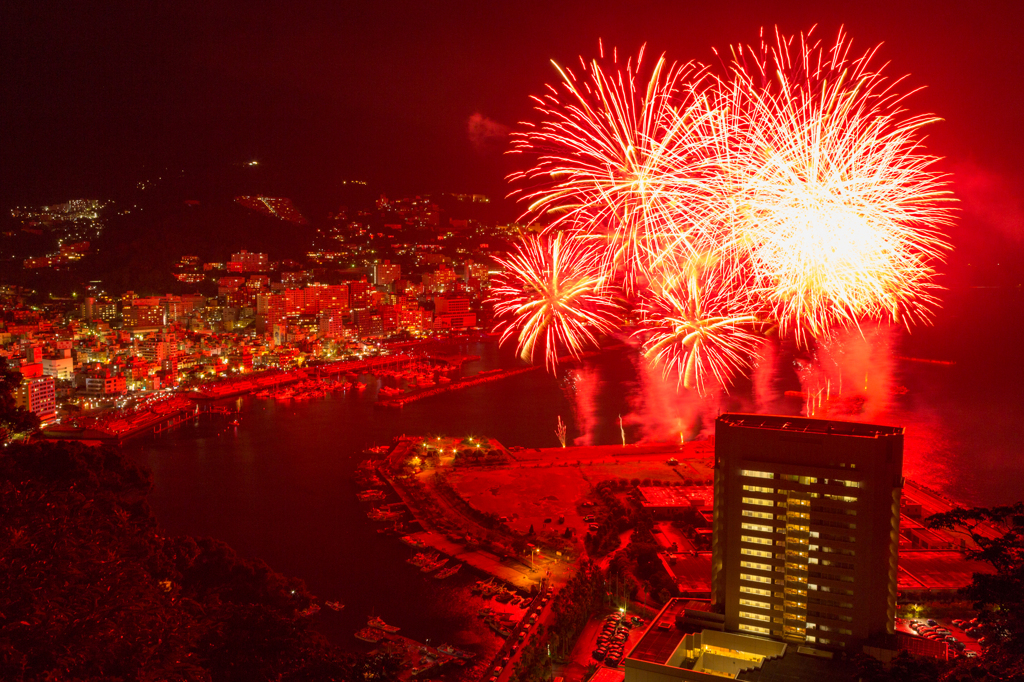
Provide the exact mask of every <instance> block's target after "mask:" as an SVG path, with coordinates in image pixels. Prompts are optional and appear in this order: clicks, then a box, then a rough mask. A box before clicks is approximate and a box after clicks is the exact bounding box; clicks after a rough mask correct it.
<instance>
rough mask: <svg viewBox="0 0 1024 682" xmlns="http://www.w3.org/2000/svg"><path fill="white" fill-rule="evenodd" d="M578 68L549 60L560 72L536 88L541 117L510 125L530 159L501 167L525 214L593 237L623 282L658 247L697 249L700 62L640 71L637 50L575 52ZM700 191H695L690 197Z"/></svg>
mask: <svg viewBox="0 0 1024 682" xmlns="http://www.w3.org/2000/svg"><path fill="white" fill-rule="evenodd" d="M580 66H581V70H582V71H581V75H580V76H577V75H576V73H575V72H574V71H573V70H571V69H567V68H565V69H564V68H561V67H559V66H558V65H556V68H557V69H558V72H559V74H560V76H561V77H562V81H561V83H560V87H558V88H554V87H551V88H550V92H549V93H548V94H547V95H546V96H544V97H537V98H535V100H536V102H537V111H538V112H540V114H541V117H542V122H541V123H540V125H536V126H534V125H530V124H525V130H522V131H519V132H517V133H514V134H513V146H514V150H513V151H514V152H515V153H522V154H529V155H531V156H533V157H535V158H536V164H535V165H534V166H532V167H531V168H529V169H528V170H525V171H523V172H521V173H515V174H513V175H512V176H510V180H512V181H513V182H515V183H516V184H520V185H525V186H527V187H528V189H524V190H516V191H515V192H513V194H519V195H520V197H521V199H522V200H524V201H526V202H528V203H529V213H530V214H531V215H532V216H545V215H549V216H551V215H553V216H554V219H553V221H552V222H551V226H552V227H554V228H559V229H568V230H570V231H571V232H572V233H573V234H574V235H575V236H576V237H578V238H585V239H591V240H594V241H596V242H599V243H601V244H602V248H603V250H604V257H603V260H602V264H603V266H604V268H605V270H606V272H607V273H608V276H609V277H611V276H613V274H614V273H618V274H620V275H622V276H623V277H624V278H625V279H624V284H625V287H626V289H627V290H628V291H632V290H634V289H635V287H636V283H637V277H638V275H640V274H642V273H644V272H645V271H646V269H647V267H648V266H649V264H650V262H651V260H652V259H655V260H656V259H657V258H659V257H660V254H663V253H666V252H673V251H677V250H680V249H682V250H685V251H688V252H690V253H697V252H698V249H697V246H696V245H695V243H694V242H695V240H698V241H699V238H700V235H699V227H700V226H701V225H703V224H705V223H706V222H707V221H706V219H701V218H695V216H693V215H690V214H691V213H693V211H694V209H701V208H703V207H706V206H707V205H708V201H707V197H706V195H707V188H706V186H705V185H704V184H703V183H702V182H700V173H699V172H698V168H699V167H700V166H701V165H702V163H703V159H702V157H701V155H700V153H699V152H700V150H698V149H690V148H689V144H690V143H691V142H692V141H694V140H697V141H699V140H701V139H702V138H701V137H699V136H696V135H693V134H692V131H693V130H694V129H697V128H700V127H701V126H702V125H704V124H705V119H706V115H707V107H706V106H705V103H704V102H703V101H702V99H701V95H700V91H699V89H698V88H697V87H696V85H697V84H699V83H700V82H701V81H702V80H703V78H704V69H703V67H700V66H698V65H696V64H694V63H687V64H683V65H678V64H670V63H668V62H667V61H666V60H665V58H664V57H661V58H659V59H658V60H656V62H655V63H654V65H653V67H652V68H651V69H650V71H649V73H648V72H647V70H646V68H645V66H644V59H643V50H641V51H640V55H639V56H638V57H637V59H636V61H635V62H633V61H632V60H629V61H628V62H627V63H626V65H625V67H624V68H621V69H618V68H617V64H615V60H613V63H612V66H611V68H605V67H604V66H602V64H601V62H599V61H597V60H595V61H592V62H590V63H586V62H583V61H582V60H581V64H580ZM701 197H703V200H698V198H701Z"/></svg>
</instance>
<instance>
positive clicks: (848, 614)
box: [712, 414, 903, 651]
mask: <svg viewBox="0 0 1024 682" xmlns="http://www.w3.org/2000/svg"><path fill="white" fill-rule="evenodd" d="M902 469H903V429H902V428H897V427H891V426H876V425H872V424H858V423H852V422H841V421H829V420H821V419H803V418H799V417H783V416H766V415H751V414H724V415H721V416H720V417H719V418H718V421H717V424H716V428H715V509H714V523H713V530H714V539H713V543H712V595H713V598H714V602H715V604H716V606H717V607H718V608H720V609H722V612H723V613H724V614H725V628H726V630H731V631H734V632H737V631H738V632H745V633H751V634H757V635H763V636H768V637H773V638H777V639H782V640H785V641H788V642H797V643H803V642H807V643H809V644H811V645H813V646H822V647H829V648H837V649H838V648H844V649H846V650H847V651H856V650H857V649H856V648H855V646H856V645H857V644H858V643H860V642H862V641H864V640H866V639H868V638H869V637H871V636H873V635H876V634H884V633H891V632H892V631H893V627H894V620H895V616H896V578H897V549H898V546H899V521H900V516H899V508H900V493H901V489H902V485H903V478H902Z"/></svg>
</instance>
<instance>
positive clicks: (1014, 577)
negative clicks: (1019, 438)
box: [926, 502, 1024, 680]
mask: <svg viewBox="0 0 1024 682" xmlns="http://www.w3.org/2000/svg"><path fill="white" fill-rule="evenodd" d="M926 521H927V523H928V525H929V526H930V527H931V528H942V529H946V530H952V531H957V532H962V533H965V534H967V535H968V536H969V537H970V538H971V540H972V541H973V542H974V544H975V545H976V546H977V549H968V550H967V551H966V554H967V557H968V558H970V559H974V560H977V561H984V562H986V563H988V564H990V565H991V566H992V567H993V568H994V569H995V572H994V573H975V574H974V576H973V578H972V580H971V584H970V585H968V586H967V587H965V588H963V590H962V594H963V595H964V596H965V597H967V598H969V599H971V600H972V601H973V602H974V607H975V608H976V609H977V610H978V619H979V621H981V623H982V628H983V629H984V631H985V633H986V634H985V644H986V646H985V650H984V655H983V656H981V657H980V658H978V659H976V660H970V659H968V660H966V661H964V662H963V663H962V664H961V665H959V666H957V668H956V669H955V670H954V671H953V672H952V673H950V674H949V675H948V676H947V679H957V680H959V679H964V680H967V679H971V680H981V679H992V680H1024V502H1018V503H1017V504H1014V505H1010V506H1004V507H991V508H985V507H976V508H973V509H961V508H956V509H953V510H952V511H948V512H945V513H942V514H935V515H933V516H930V517H928V519H927V520H926Z"/></svg>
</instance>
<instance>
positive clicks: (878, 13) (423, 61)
mask: <svg viewBox="0 0 1024 682" xmlns="http://www.w3.org/2000/svg"><path fill="white" fill-rule="evenodd" d="M814 24H818V29H817V30H818V32H819V33H818V35H819V36H820V37H822V38H823V39H825V40H832V39H833V38H834V36H835V34H836V31H837V30H838V29H839V27H840V26H841V25H844V26H845V27H846V29H847V31H848V32H849V34H850V36H851V37H852V39H853V41H854V48H855V51H860V50H866V49H868V48H870V47H872V46H874V45H875V44H878V43H884V45H883V48H882V51H881V53H880V62H879V63H881V62H882V61H889V62H890V66H889V68H888V70H887V73H889V74H890V75H892V76H899V75H904V74H910V79H909V81H908V86H910V87H919V86H926V88H925V90H924V91H923V92H921V93H920V94H917V95H915V96H914V97H913V98H912V99H911V100H910V106H911V108H912V109H913V111H914V112H924V111H930V112H934V113H936V114H937V115H939V116H941V117H942V118H943V119H945V121H944V122H942V123H939V124H937V125H934V126H932V127H931V128H930V132H929V136H930V137H929V142H928V145H929V149H930V150H931V151H932V152H934V153H936V154H938V155H941V156H944V157H946V158H947V161H946V166H947V168H948V169H949V170H952V171H954V172H955V173H956V177H957V191H958V194H959V195H960V197H961V199H962V200H963V206H962V208H963V219H964V220H962V221H961V222H962V223H972V224H974V225H975V226H976V227H972V228H971V229H972V231H974V230H976V229H980V228H979V227H977V226H984V227H985V228H986V229H988V228H991V230H992V232H993V234H996V235H1000V237H999V238H1000V239H1003V240H1007V241H1008V243H1012V244H1014V245H1016V246H1017V247H1020V245H1021V241H1020V234H1021V233H1022V232H1024V218H1022V216H1024V211H1022V209H1021V206H1022V204H1021V196H1022V194H1024V192H1022V191H1021V188H1022V182H1021V178H1022V176H1024V173H1022V171H1021V167H1020V163H1019V160H1020V159H1021V158H1022V152H1024V134H1022V132H1021V123H1022V120H1024V116H1022V114H1024V103H1022V94H1021V91H1022V89H1021V85H1022V83H1024V47H1022V41H1021V37H1022V32H1024V31H1022V29H1021V26H1022V25H1024V3H1020V2H1003V3H995V2H992V3H984V2H982V3H967V2H961V1H955V2H952V1H949V0H933V1H931V2H900V1H898V0H887V1H882V2H873V1H864V0H856V1H852V2H821V1H820V0H819V1H818V2H789V3H783V2H763V0H758V1H755V2H742V1H740V2H735V1H734V2H702V3H695V2H683V1H676V2H637V1H630V2H626V1H618V2H490V1H486V0H480V1H478V2H473V3H463V2H425V1H424V2H373V3H363V2H342V1H335V2H282V3H263V2H217V1H215V0H214V1H205V2H162V3H155V2H126V3H118V2H93V3H72V2H61V3H44V2H36V1H31V2H4V3H3V9H2V16H0V50H2V55H3V57H2V59H3V64H2V68H0V81H2V97H3V106H2V112H3V120H2V125H0V150H2V157H0V158H2V164H0V173H2V177H0V200H2V201H3V203H4V206H5V207H6V206H10V205H12V204H16V203H17V204H21V203H32V202H47V201H59V200H64V199H67V198H71V197H75V196H94V197H101V196H103V195H104V193H105V192H106V191H109V187H110V186H111V185H112V183H114V182H117V181H121V182H123V181H125V180H132V179H134V178H137V177H138V178H142V177H145V176H147V175H152V174H154V173H158V172H160V170H161V169H164V168H178V169H187V170H189V171H193V170H197V169H214V170H215V169H217V168H220V167H226V166H230V165H232V164H242V163H245V162H247V161H249V160H252V159H255V160H258V161H259V162H260V164H264V165H266V166H267V167H271V168H274V169H275V171H276V172H277V173H279V175H280V177H282V178H286V179H287V180H288V182H289V183H292V184H294V185H304V186H308V187H312V188H316V190H317V191H320V192H323V193H326V194H330V192H331V191H332V188H333V187H334V186H335V184H336V183H338V182H340V181H341V180H344V179H365V180H368V181H370V182H371V183H372V184H374V185H375V186H379V187H380V188H382V189H387V190H388V191H393V192H422V191H457V192H484V193H488V194H491V195H492V196H500V195H503V194H505V193H506V191H507V187H506V185H505V182H504V179H503V178H504V175H505V174H506V173H507V172H508V171H509V170H511V169H512V165H511V164H512V162H513V160H514V159H513V158H510V157H507V156H504V155H502V153H501V152H502V151H503V149H504V145H505V142H504V138H503V137H502V133H503V131H504V130H505V128H506V127H512V126H514V125H515V124H516V122H517V121H520V120H523V119H526V118H530V116H531V109H530V100H529V99H528V97H529V95H531V94H535V93H539V92H541V90H542V88H543V86H544V84H545V83H547V82H553V81H554V80H555V72H554V70H553V68H552V66H551V65H550V63H549V60H551V59H554V60H556V61H558V62H560V63H563V64H571V63H573V62H575V61H577V58H578V56H579V55H584V56H585V57H588V58H590V57H594V56H596V53H597V45H598V40H599V39H602V40H603V42H604V44H605V45H606V46H617V47H618V48H619V49H620V53H623V52H624V53H630V54H632V53H635V52H636V50H637V49H638V48H639V47H640V46H641V45H642V44H643V43H646V44H647V45H648V50H651V51H652V52H655V53H661V52H664V53H665V54H667V56H668V57H669V58H671V59H673V60H678V61H686V60H690V59H697V60H700V61H704V62H710V61H713V60H714V59H715V57H714V55H713V52H712V47H718V48H719V49H722V48H726V47H727V46H728V45H729V44H732V43H737V42H747V43H755V42H756V41H757V40H758V32H759V29H760V27H762V26H765V27H772V26H774V25H778V26H779V27H780V28H781V29H782V30H783V31H786V32H797V31H800V30H806V29H808V28H810V27H811V26H812V25H814ZM471 123H473V124H474V125H471ZM471 130H473V131H475V134H471Z"/></svg>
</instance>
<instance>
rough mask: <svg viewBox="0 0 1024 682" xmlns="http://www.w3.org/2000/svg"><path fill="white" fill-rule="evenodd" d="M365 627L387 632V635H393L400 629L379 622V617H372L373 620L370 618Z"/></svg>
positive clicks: (381, 621)
mask: <svg viewBox="0 0 1024 682" xmlns="http://www.w3.org/2000/svg"><path fill="white" fill-rule="evenodd" d="M367 625H368V626H369V627H371V628H375V629H377V630H380V631H382V632H387V633H389V634H394V633H396V632H398V631H399V630H401V629H402V628H400V627H398V626H395V625H388V624H387V623H385V622H384V621H383V620H381V618H380V616H374V617H373V618H371V619H370V620H369V622H368V623H367Z"/></svg>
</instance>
